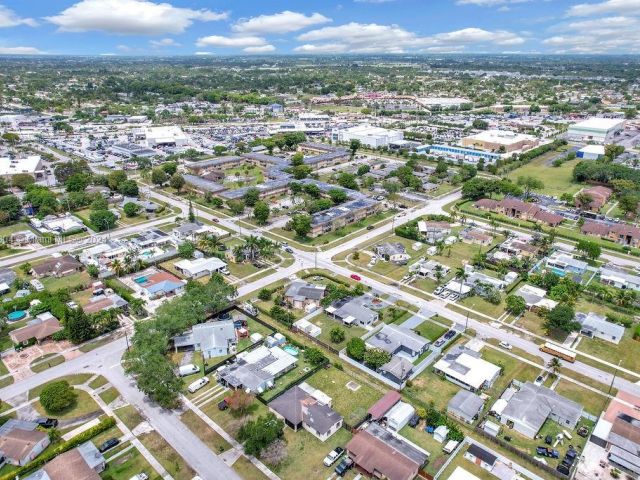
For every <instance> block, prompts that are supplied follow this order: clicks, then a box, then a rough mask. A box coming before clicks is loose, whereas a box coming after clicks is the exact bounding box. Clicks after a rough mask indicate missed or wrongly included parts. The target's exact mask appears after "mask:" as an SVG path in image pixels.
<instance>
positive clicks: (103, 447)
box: [98, 438, 120, 453]
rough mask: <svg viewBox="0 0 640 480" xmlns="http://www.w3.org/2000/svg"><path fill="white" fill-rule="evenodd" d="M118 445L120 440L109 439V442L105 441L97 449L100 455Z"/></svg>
mask: <svg viewBox="0 0 640 480" xmlns="http://www.w3.org/2000/svg"><path fill="white" fill-rule="evenodd" d="M119 444H120V439H119V438H110V439H109V440H107V441H106V442H104V443H103V444H102V445H100V446H99V447H98V450H99V451H100V453H104V452H106V451H107V450H110V449H112V448H113V447H115V446H116V445H119Z"/></svg>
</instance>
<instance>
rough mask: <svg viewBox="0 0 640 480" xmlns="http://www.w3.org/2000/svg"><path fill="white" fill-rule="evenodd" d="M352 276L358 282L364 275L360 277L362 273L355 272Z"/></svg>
mask: <svg viewBox="0 0 640 480" xmlns="http://www.w3.org/2000/svg"><path fill="white" fill-rule="evenodd" d="M351 278H352V279H354V280H355V281H356V282H359V281H360V280H362V277H360V275H356V274H355V273H352V274H351Z"/></svg>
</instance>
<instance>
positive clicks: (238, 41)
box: [196, 35, 267, 48]
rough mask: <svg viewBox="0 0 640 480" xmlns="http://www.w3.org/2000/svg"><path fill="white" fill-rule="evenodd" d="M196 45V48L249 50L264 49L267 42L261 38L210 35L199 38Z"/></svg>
mask: <svg viewBox="0 0 640 480" xmlns="http://www.w3.org/2000/svg"><path fill="white" fill-rule="evenodd" d="M196 45H197V46H198V47H223V48H249V47H264V46H266V45H267V41H266V40H265V39H264V38H262V37H255V36H246V37H243V36H239V37H225V36H222V35H211V36H208V37H202V38H199V39H198V41H197V42H196Z"/></svg>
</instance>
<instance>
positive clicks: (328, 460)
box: [322, 447, 344, 467]
mask: <svg viewBox="0 0 640 480" xmlns="http://www.w3.org/2000/svg"><path fill="white" fill-rule="evenodd" d="M343 453H344V448H342V447H336V448H335V449H334V450H331V451H330V452H329V455H327V456H326V457H324V460H323V462H322V463H324V466H325V467H330V466H331V465H333V463H334V462H335V461H336V460H338V458H340V455H342V454H343Z"/></svg>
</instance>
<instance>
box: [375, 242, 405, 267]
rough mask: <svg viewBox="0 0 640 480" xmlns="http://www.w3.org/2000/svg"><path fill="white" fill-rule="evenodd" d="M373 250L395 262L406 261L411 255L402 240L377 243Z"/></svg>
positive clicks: (385, 258)
mask: <svg viewBox="0 0 640 480" xmlns="http://www.w3.org/2000/svg"><path fill="white" fill-rule="evenodd" d="M373 251H374V252H376V255H378V256H379V257H381V258H383V259H384V260H386V261H387V262H388V261H392V262H394V263H401V262H404V263H406V261H407V259H408V258H409V256H408V255H407V250H406V248H404V245H403V244H402V243H400V242H385V243H381V244H379V245H376V246H375V247H374V248H373Z"/></svg>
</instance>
